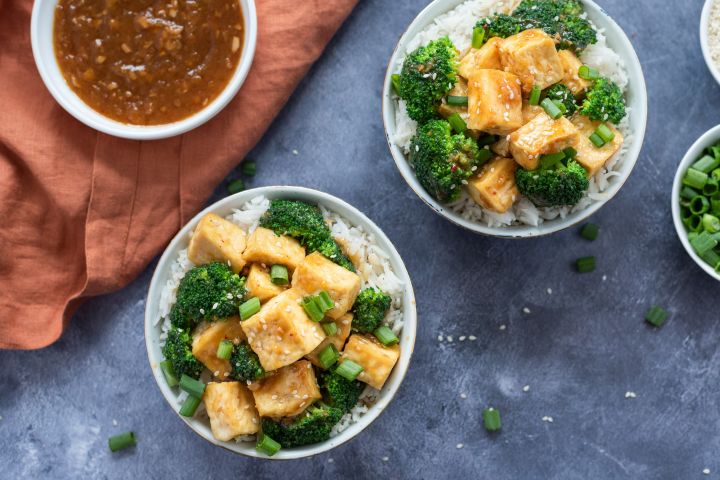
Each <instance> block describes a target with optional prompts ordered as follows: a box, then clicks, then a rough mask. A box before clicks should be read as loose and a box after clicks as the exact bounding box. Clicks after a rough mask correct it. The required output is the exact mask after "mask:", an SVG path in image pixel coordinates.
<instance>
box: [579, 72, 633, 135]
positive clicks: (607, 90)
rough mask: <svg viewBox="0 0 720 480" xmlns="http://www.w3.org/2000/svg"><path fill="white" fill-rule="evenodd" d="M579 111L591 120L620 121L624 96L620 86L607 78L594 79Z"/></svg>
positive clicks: (622, 114) (623, 111) (622, 116)
mask: <svg viewBox="0 0 720 480" xmlns="http://www.w3.org/2000/svg"><path fill="white" fill-rule="evenodd" d="M580 113H582V114H583V115H586V116H588V117H590V119H591V120H595V121H599V122H607V121H608V120H609V121H611V122H612V123H614V124H616V125H617V124H618V123H620V121H621V120H622V119H623V118H624V117H625V113H626V112H625V98H624V97H623V93H622V90H620V87H618V86H617V85H615V84H614V83H613V82H612V81H610V80H608V79H607V78H600V79H598V80H596V81H595V83H594V84H593V86H592V87H591V88H590V91H588V93H587V96H586V97H585V101H584V102H583V104H582V107H581V108H580Z"/></svg>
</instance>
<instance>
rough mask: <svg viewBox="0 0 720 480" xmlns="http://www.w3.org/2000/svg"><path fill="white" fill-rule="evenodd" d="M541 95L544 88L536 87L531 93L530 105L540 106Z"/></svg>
mask: <svg viewBox="0 0 720 480" xmlns="http://www.w3.org/2000/svg"><path fill="white" fill-rule="evenodd" d="M541 94H542V88H540V85H534V86H533V88H532V90H531V91H530V99H529V100H528V103H529V104H530V105H533V106H535V105H539V104H540V95H541Z"/></svg>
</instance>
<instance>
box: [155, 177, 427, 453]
mask: <svg viewBox="0 0 720 480" xmlns="http://www.w3.org/2000/svg"><path fill="white" fill-rule="evenodd" d="M273 188H276V187H268V189H256V191H255V192H256V193H253V191H248V192H242V193H241V194H239V195H235V196H233V197H229V198H228V199H225V200H223V201H222V202H220V204H218V205H219V206H218V207H211V208H210V209H209V210H210V211H207V212H206V213H204V214H202V215H200V216H199V217H198V218H197V219H196V220H195V221H194V222H191V224H190V225H189V226H187V227H186V228H185V231H181V233H180V234H179V235H178V237H176V239H175V240H174V241H173V243H172V244H171V245H170V247H168V250H167V251H166V254H165V255H164V256H163V259H161V261H160V265H159V266H158V270H157V272H156V275H155V278H153V281H152V284H151V287H150V295H149V297H148V298H149V299H148V306H147V313H146V340H147V345H148V352H149V355H150V361H151V365H152V367H153V370H154V373H155V377H156V379H157V380H158V384H159V385H160V387H161V390H163V393H164V394H165V396H166V398H167V399H168V401H169V402H170V403H171V405H173V407H174V408H175V409H176V411H177V412H178V413H179V414H180V415H181V416H183V417H184V418H185V419H186V421H188V423H189V424H190V425H191V426H192V427H193V428H194V429H195V430H196V431H198V432H199V433H200V434H201V435H203V436H205V437H206V438H208V439H209V440H211V441H213V442H214V443H218V444H222V445H223V446H225V447H227V448H230V449H231V450H234V451H237V452H240V453H245V454H251V455H259V456H268V457H274V458H297V457H301V456H305V455H308V454H312V453H318V452H319V451H323V450H327V449H329V448H332V447H333V446H335V445H338V444H340V443H342V442H343V441H345V440H347V439H349V438H351V437H352V436H353V435H355V434H357V433H358V432H359V431H360V430H362V428H364V426H366V425H367V424H368V423H370V421H372V419H374V418H375V417H376V416H377V415H378V414H379V413H380V411H381V410H382V409H383V408H384V407H385V406H386V405H387V403H388V402H389V401H390V399H391V398H392V396H393V395H394V393H395V391H396V389H397V388H398V386H399V384H400V382H401V381H402V377H403V376H404V374H405V371H406V369H407V366H408V363H409V356H410V355H411V353H412V347H413V342H414V338H415V306H414V299H413V296H412V287H411V285H410V282H409V278H408V275H407V272H406V270H405V267H404V266H403V265H402V261H401V260H400V258H399V256H398V254H397V252H396V251H395V249H394V247H393V246H392V244H390V242H389V241H388V240H387V238H386V237H385V236H384V235H383V234H382V232H381V231H379V229H378V228H377V227H376V226H375V225H374V224H372V222H370V221H369V220H367V219H366V218H365V217H364V216H362V214H360V213H359V212H357V211H356V210H354V209H352V207H349V206H348V205H347V204H344V203H343V202H341V201H339V200H337V199H334V197H330V196H329V195H324V194H320V193H319V192H314V191H311V190H306V189H291V187H283V188H279V187H278V188H279V189H277V190H273ZM257 190H260V191H261V192H257ZM264 190H267V192H263V191H264ZM288 190H290V192H288ZM279 192H282V194H280V193H279ZM266 193H267V196H266Z"/></svg>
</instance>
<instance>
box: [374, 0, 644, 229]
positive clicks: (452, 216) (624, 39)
mask: <svg viewBox="0 0 720 480" xmlns="http://www.w3.org/2000/svg"><path fill="white" fill-rule="evenodd" d="M466 1H469V0H433V1H432V2H430V3H429V4H428V5H427V6H426V7H425V8H423V9H422V10H421V11H420V12H419V13H418V14H417V15H416V16H415V18H413V20H412V21H411V22H410V23H409V24H408V26H407V27H406V28H405V30H404V31H403V33H402V34H401V35H400V37H399V39H398V42H397V44H396V45H395V48H394V49H393V52H392V55H391V56H390V58H389V60H388V64H387V70H386V72H385V79H384V84H383V92H382V98H381V101H382V118H383V128H384V130H385V140H386V142H387V145H388V148H389V149H390V154H391V156H392V157H393V160H394V162H395V166H396V167H397V169H398V171H399V172H400V175H401V176H402V177H403V179H404V180H405V182H406V183H407V185H408V186H409V187H410V189H411V190H412V191H413V192H415V194H416V195H417V196H418V197H419V198H420V199H421V200H422V201H423V203H425V205H427V206H428V207H430V208H431V209H432V210H433V211H434V212H435V213H437V214H438V215H440V216H441V217H443V218H445V219H446V220H448V221H450V222H451V223H453V224H455V225H457V226H459V227H462V228H464V229H466V230H469V231H471V232H473V233H477V234H480V235H484V236H490V237H496V238H507V239H529V238H538V237H543V236H547V235H551V234H554V233H557V232H560V231H563V230H567V229H569V228H572V227H574V226H576V225H578V224H580V223H582V222H584V221H586V220H587V219H588V218H590V217H591V216H592V215H594V214H595V213H596V212H597V211H598V210H600V209H601V208H602V207H603V206H605V205H606V204H608V203H609V202H610V201H611V200H613V199H614V198H615V197H616V196H617V194H618V193H619V192H620V190H622V187H623V186H624V185H625V183H626V182H627V180H628V179H629V178H630V176H631V175H632V172H633V171H634V169H635V166H636V164H637V161H638V159H639V157H640V153H641V151H642V147H643V144H644V141H645V133H646V129H647V115H648V102H647V85H646V82H645V75H644V73H643V70H642V64H641V63H640V59H639V57H638V55H637V52H636V51H635V48H634V47H633V45H632V42H630V39H629V38H628V36H627V34H626V33H625V31H624V30H623V29H622V28H621V27H620V26H619V25H618V24H617V22H615V20H614V19H613V18H612V17H610V15H608V14H607V13H606V12H605V10H604V9H603V8H602V7H600V6H599V5H597V4H596V3H595V2H594V1H593V0H581V1H582V2H583V4H584V5H585V7H586V9H587V8H588V7H589V8H590V9H592V10H594V11H595V12H596V13H597V14H598V15H600V16H602V17H604V18H605V19H606V21H607V22H609V23H610V24H611V25H614V26H615V28H616V29H617V30H618V32H619V33H620V35H618V38H619V40H620V42H621V43H622V44H623V45H624V47H625V49H624V50H626V51H627V57H628V60H629V62H628V65H627V68H628V69H630V68H633V69H635V70H637V72H639V75H637V76H633V75H630V76H631V81H632V80H633V79H634V80H635V81H637V82H638V86H639V87H640V88H638V89H637V91H635V90H633V94H634V95H638V96H639V98H638V101H639V103H640V104H641V107H642V109H641V110H640V111H638V110H637V109H633V111H632V113H633V118H634V120H633V121H636V122H637V129H636V130H635V131H633V143H632V144H631V146H630V149H629V150H628V152H627V153H626V158H625V163H626V164H627V165H628V166H627V175H625V176H624V178H621V179H620V180H619V183H616V184H615V185H616V186H615V187H613V188H611V189H607V190H605V192H603V193H605V194H607V198H605V199H604V200H601V201H595V202H594V203H592V204H590V205H589V206H588V207H587V208H585V209H583V210H581V211H579V212H577V215H576V216H574V217H573V218H572V219H571V217H572V215H568V216H566V217H565V218H564V219H562V218H556V219H553V220H545V221H544V222H543V223H541V224H540V225H538V226H531V225H513V226H505V227H488V226H487V225H485V224H483V223H480V222H476V221H471V220H467V219H464V218H462V217H461V216H460V215H459V214H457V213H455V212H453V211H451V210H450V208H449V207H447V206H446V205H444V204H442V203H440V202H438V201H437V200H435V199H434V198H432V197H430V195H429V194H428V193H427V192H426V191H425V189H424V188H422V186H421V185H419V183H417V179H416V177H415V174H414V172H413V171H412V168H411V167H410V166H409V164H408V160H407V159H406V157H405V155H404V154H403V152H402V151H401V150H400V148H399V147H398V146H397V145H395V143H394V142H393V141H392V138H391V136H390V129H392V131H394V130H395V127H394V119H392V118H391V116H390V115H391V113H390V112H392V113H393V116H394V113H395V112H394V110H395V109H394V105H393V98H392V81H391V79H392V74H393V67H394V65H395V64H396V63H397V61H398V59H399V57H400V56H401V55H403V52H402V51H401V47H404V45H405V44H406V43H407V42H408V41H410V40H412V38H413V37H414V36H410V35H409V32H410V30H411V29H413V28H414V27H415V26H416V24H420V23H423V22H421V20H424V17H425V16H428V15H429V14H430V11H432V10H433V9H434V8H436V5H437V4H440V3H446V4H447V8H444V9H443V11H442V12H441V14H442V13H447V12H449V11H450V10H452V9H453V8H455V7H457V6H459V5H460V4H462V3H465V2H466ZM434 18H435V17H431V18H428V19H427V21H425V22H424V23H425V24H426V25H429V24H430V22H432V21H433V19H434ZM614 51H615V50H614ZM416 184H417V185H416Z"/></svg>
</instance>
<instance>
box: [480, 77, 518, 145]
mask: <svg viewBox="0 0 720 480" xmlns="http://www.w3.org/2000/svg"><path fill="white" fill-rule="evenodd" d="M468 114H469V118H468V122H467V126H468V128H470V129H472V130H480V131H483V132H488V133H493V134H497V135H507V134H509V133H511V132H513V131H515V130H517V129H518V128H520V127H521V126H522V94H521V92H520V80H519V79H518V77H516V76H515V75H513V74H511V73H506V72H503V71H500V70H477V71H476V72H475V73H474V74H473V76H472V77H471V78H470V81H469V83H468Z"/></svg>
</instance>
